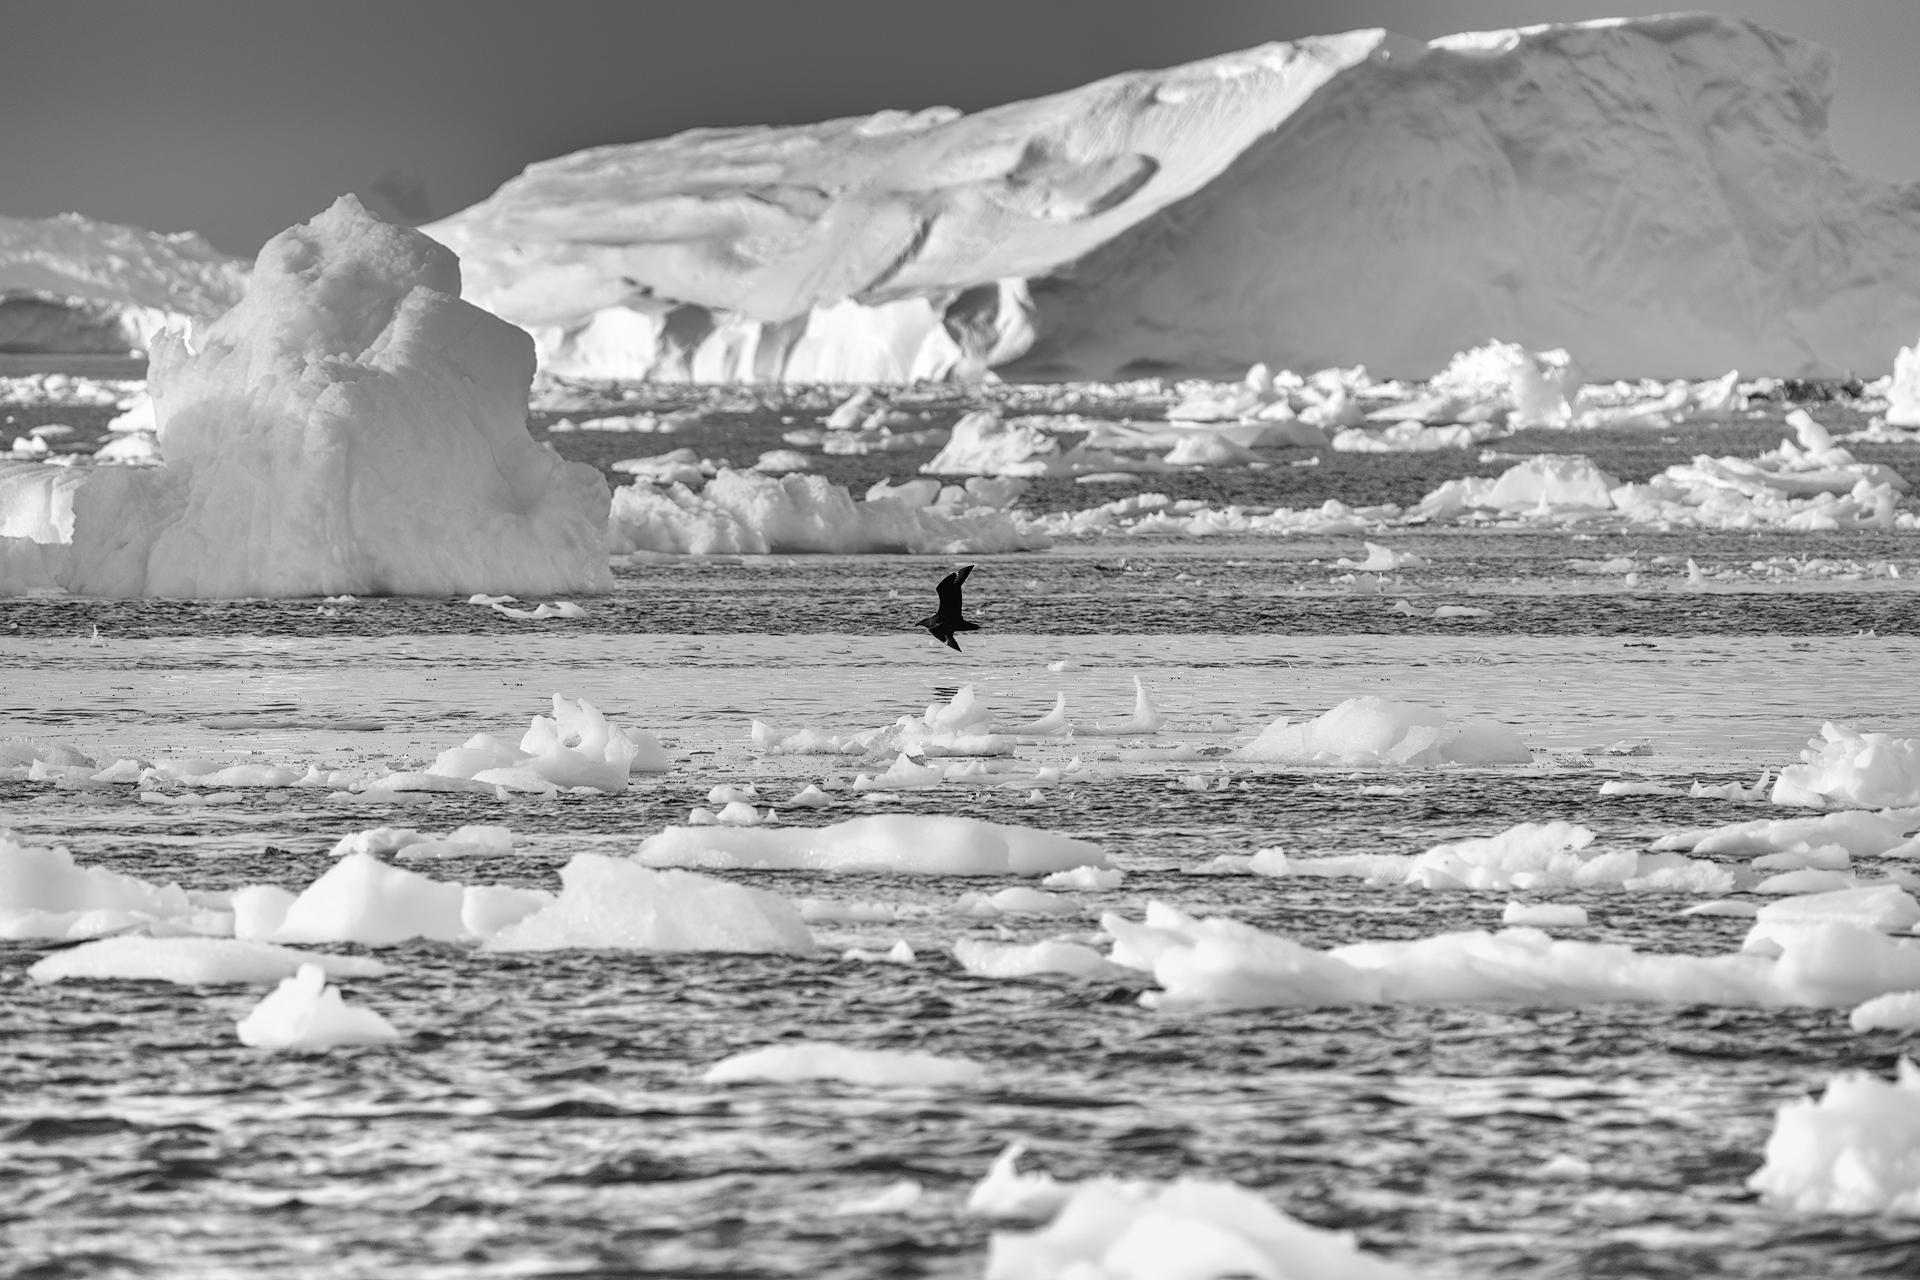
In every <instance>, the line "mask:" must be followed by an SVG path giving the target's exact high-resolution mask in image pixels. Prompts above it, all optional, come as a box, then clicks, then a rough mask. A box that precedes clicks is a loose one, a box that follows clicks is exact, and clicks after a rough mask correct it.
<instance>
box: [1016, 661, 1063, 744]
mask: <svg viewBox="0 0 1920 1280" xmlns="http://www.w3.org/2000/svg"><path fill="white" fill-rule="evenodd" d="M1047 669H1048V670H1049V671H1051V670H1053V669H1054V665H1052V664H1050V665H1049V666H1048V668H1047ZM1062 669H1063V670H1064V668H1062ZM1072 728H1073V723H1072V721H1070V720H1068V719H1067V695H1066V694H1064V693H1057V694H1055V695H1054V699H1053V710H1051V711H1049V712H1047V714H1045V715H1043V716H1041V717H1040V718H1039V719H1038V720H1029V721H1027V722H1026V723H1025V724H1017V725H1014V726H1012V727H1011V728H1006V729H1001V730H1000V732H1001V733H1010V734H1014V735H1017V736H1020V737H1036V738H1038V737H1053V736H1055V735H1058V734H1063V733H1066V732H1068V731H1069V730H1071V729H1072Z"/></svg>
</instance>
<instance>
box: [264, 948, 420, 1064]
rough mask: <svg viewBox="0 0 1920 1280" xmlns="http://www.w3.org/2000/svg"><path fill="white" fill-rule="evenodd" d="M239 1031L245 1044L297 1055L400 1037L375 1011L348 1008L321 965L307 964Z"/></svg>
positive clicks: (378, 1042)
mask: <svg viewBox="0 0 1920 1280" xmlns="http://www.w3.org/2000/svg"><path fill="white" fill-rule="evenodd" d="M234 1031H235V1032H237V1033H238V1034H239V1036H240V1043H241V1044H244V1045H248V1046H250V1047H252V1048H255V1049H280V1050H284V1051H287V1052H292V1053H321V1052H324V1051H326V1050H328V1049H337V1048H344V1047H348V1046H353V1045H369V1044H391V1043H392V1042H394V1041H395V1040H398V1039H400V1038H401V1036H400V1032H399V1031H398V1030H396V1029H395V1028H394V1025H393V1024H392V1023H391V1022H388V1021H387V1020H386V1019H385V1018H383V1017H381V1016H380V1015H379V1014H378V1013H376V1012H374V1011H373V1010H372V1009H355V1008H349V1007H348V1005H347V1003H346V1001H345V1000H343V999H341V997H340V989H339V988H338V987H330V986H328V985H327V971H326V970H325V969H324V968H322V967H321V966H320V965H317V964H303V965H301V966H300V969H299V972H297V973H295V974H294V975H293V976H292V977H291V978H286V979H283V980H282V981H281V983H280V985H279V986H278V987H277V988H275V989H274V990H273V991H271V992H270V993H268V995H267V996H266V997H265V998H264V999H262V1000H261V1001H260V1003H259V1004H257V1005H255V1006H254V1007H253V1010H252V1011H251V1012H250V1013H248V1014H247V1016H246V1017H244V1018H242V1019H241V1020H240V1021H239V1022H238V1023H236V1024H234Z"/></svg>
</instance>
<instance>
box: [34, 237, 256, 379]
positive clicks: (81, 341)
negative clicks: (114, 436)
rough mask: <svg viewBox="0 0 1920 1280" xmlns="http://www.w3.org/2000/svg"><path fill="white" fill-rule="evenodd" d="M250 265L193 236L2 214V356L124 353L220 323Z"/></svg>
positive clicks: (233, 300)
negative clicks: (176, 332)
mask: <svg viewBox="0 0 1920 1280" xmlns="http://www.w3.org/2000/svg"><path fill="white" fill-rule="evenodd" d="M245 279H246V268H245V266H244V265H243V264H241V263H240V262H238V261H236V260H234V259H232V258H229V257H227V256H226V255H225V254H222V253H219V252H217V251H216V250H215V249H214V248H213V247H212V246H211V245H209V244H208V243H207V242H206V241H205V240H202V239H201V238H200V237H199V236H197V235H195V234H193V233H192V232H177V233H174V234H171V235H167V234H161V233H159V232H154V231H147V230H144V229H142V228H139V227H126V226H119V225H116V224H114V223H111V222H96V221H94V220H93V219H91V218H83V217H81V216H80V215H79V214H77V213H63V214H61V215H59V216H58V217H54V218H7V217H0V351H31V352H58V353H76V354H77V353H101V354H115V355H119V354H125V353H126V352H129V351H139V350H145V349H146V346H147V344H148V341H149V340H150V339H151V337H152V335H153V334H154V332H155V331H156V330H158V329H160V328H163V327H167V326H179V325H183V324H187V323H190V322H192V321H194V320H204V319H206V318H208V317H210V316H216V315H218V314H220V313H221V312H222V311H225V310H226V309H227V308H228V307H230V306H232V305H233V304H234V302H235V301H237V300H238V299H239V297H240V290H241V286H242V283H243V282H244V281H245Z"/></svg>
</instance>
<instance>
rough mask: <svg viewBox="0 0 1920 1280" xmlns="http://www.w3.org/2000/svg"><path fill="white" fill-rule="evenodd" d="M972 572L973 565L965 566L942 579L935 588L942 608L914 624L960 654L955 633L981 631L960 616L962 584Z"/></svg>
mask: <svg viewBox="0 0 1920 1280" xmlns="http://www.w3.org/2000/svg"><path fill="white" fill-rule="evenodd" d="M972 572H973V566H972V565H970V564H963V565H961V566H960V567H959V568H958V569H956V570H954V571H953V572H952V573H950V574H948V575H947V576H946V577H944V578H942V579H940V585H939V586H938V587H937V588H935V590H937V591H938V592H939V593H940V608H939V609H938V610H937V611H935V612H934V613H933V615H932V616H931V617H926V618H922V619H920V621H918V622H916V623H914V624H913V625H914V626H916V627H925V628H926V629H927V630H928V631H930V632H931V633H933V638H934V639H935V640H938V641H940V642H941V643H942V644H944V645H946V646H947V648H949V649H952V650H953V651H954V652H955V653H958V652H960V646H959V645H958V644H956V643H954V639H953V633H954V632H956V631H978V630H979V629H980V628H979V627H977V626H975V625H974V624H973V623H971V622H968V621H967V620H966V619H965V618H963V617H961V616H960V584H961V583H963V582H965V581H966V580H967V575H968V574H970V573H972Z"/></svg>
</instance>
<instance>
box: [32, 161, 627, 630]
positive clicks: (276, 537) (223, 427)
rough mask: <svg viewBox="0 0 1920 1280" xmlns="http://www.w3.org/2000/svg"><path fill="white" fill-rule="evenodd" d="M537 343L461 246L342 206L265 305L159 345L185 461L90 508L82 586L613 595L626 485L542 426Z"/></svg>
mask: <svg viewBox="0 0 1920 1280" xmlns="http://www.w3.org/2000/svg"><path fill="white" fill-rule="evenodd" d="M533 370H534V358H533V348H532V344H531V343H530V342H529V341H528V339H527V336H526V335H525V334H524V333H522V332H520V331H519V330H517V329H515V328H514V327H513V326H512V325H509V324H505V323H503V322H501V321H500V320H498V319H496V318H495V317H493V316H490V315H488V314H486V313H485V312H483V311H481V310H480V309H479V308H477V307H474V306H472V305H471V304H469V303H466V302H462V301H461V300H460V267H459V263H458V262H457V261H456V260H455V259H454V257H453V255H452V254H451V253H449V252H448V251H447V250H446V249H445V248H444V247H442V246H441V245H438V244H435V243H434V242H433V241H432V240H429V239H428V238H427V237H425V236H423V235H421V234H420V233H418V232H416V231H411V230H407V229H405V228H401V227H395V226H391V225H389V224H387V223H384V222H381V221H379V220H378V219H376V218H374V217H373V216H372V215H370V214H368V213H367V212H366V211H365V210H364V209H362V208H361V206H360V203H359V202H358V201H357V200H355V199H354V198H353V197H352V196H343V197H341V198H340V200H339V201H337V202H336V203H335V204H334V206H333V207H332V208H331V209H329V210H327V211H326V212H325V213H323V214H321V215H320V216H319V217H317V218H315V219H314V220H313V221H312V222H310V223H306V224H304V225H301V226H296V227H293V228H291V229H289V230H287V231H284V232H282V233H281V234H279V235H278V236H275V237H274V238H273V239H272V240H270V241H268V242H267V245H266V247H265V248H263V249H262V250H261V251H260V257H259V260H258V261H257V262H256V263H255V265H254V270H253V276H252V279H251V282H250V284H249V285H248V289H247V296H246V297H245V298H244V299H243V300H242V301H241V302H240V303H239V304H238V305H237V306H235V307H234V308H233V309H232V310H231V311H229V312H227V313H226V315H224V316H222V317H221V318H220V319H219V320H217V321H215V322H214V323H213V324H212V325H211V326H209V327H208V328H207V329H206V330H205V331H204V332H202V333H195V334H193V335H191V336H189V335H187V334H184V333H179V332H174V331H167V332H165V333H163V334H161V335H160V336H159V337H158V338H156V339H155V341H154V344H153V354H152V360H151V373H150V387H151V391H152V394H153V402H154V416H155V420H156V423H157V425H158V430H159V439H160V444H161V447H162V450H163V452H164V454H165V458H166V461H165V463H164V465H162V466H159V467H151V468H149V467H139V468H134V467H111V468H100V469H99V470H98V471H97V472H96V473H95V474H94V475H93V476H92V477H91V478H90V479H89V480H87V482H86V483H85V484H83V485H82V486H81V487H80V489H79V490H78V491H77V492H76V493H75V494H74V496H73V513H74V522H73V549H72V559H71V563H70V566H69V568H68V571H67V575H66V579H65V585H66V586H67V588H68V589H69V590H71V591H74V592H76V593H81V594H88V595H101V596H175V597H232V596H294V595H340V594H347V593H351V594H354V595H379V594H391V595H402V594H411V595H448V594H459V595H469V594H472V593H474V592H481V591H491V592H501V591H506V592H514V593H517V594H527V595H531V594H538V593H555V592H583V591H606V590H610V589H611V588H612V575H611V571H610V570H609V568H608V565H607V551H606V521H607V510H608V506H609V502H610V498H609V495H608V491H607V487H606V482H605V481H604V480H603V479H602V478H601V476H600V473H599V472H598V471H597V470H595V469H594V468H592V467H589V466H586V465H584V464H580V463H570V462H566V461H564V460H562V459H561V458H560V456H559V455H558V454H556V453H554V452H553V451H552V450H551V449H549V448H547V447H546V446H544V445H540V444H536V443H535V442H534V441H533V439H532V437H531V436H529V435H528V434H527V430H526V413H527V388H528V385H529V384H530V382H531V380H532V377H533Z"/></svg>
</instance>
